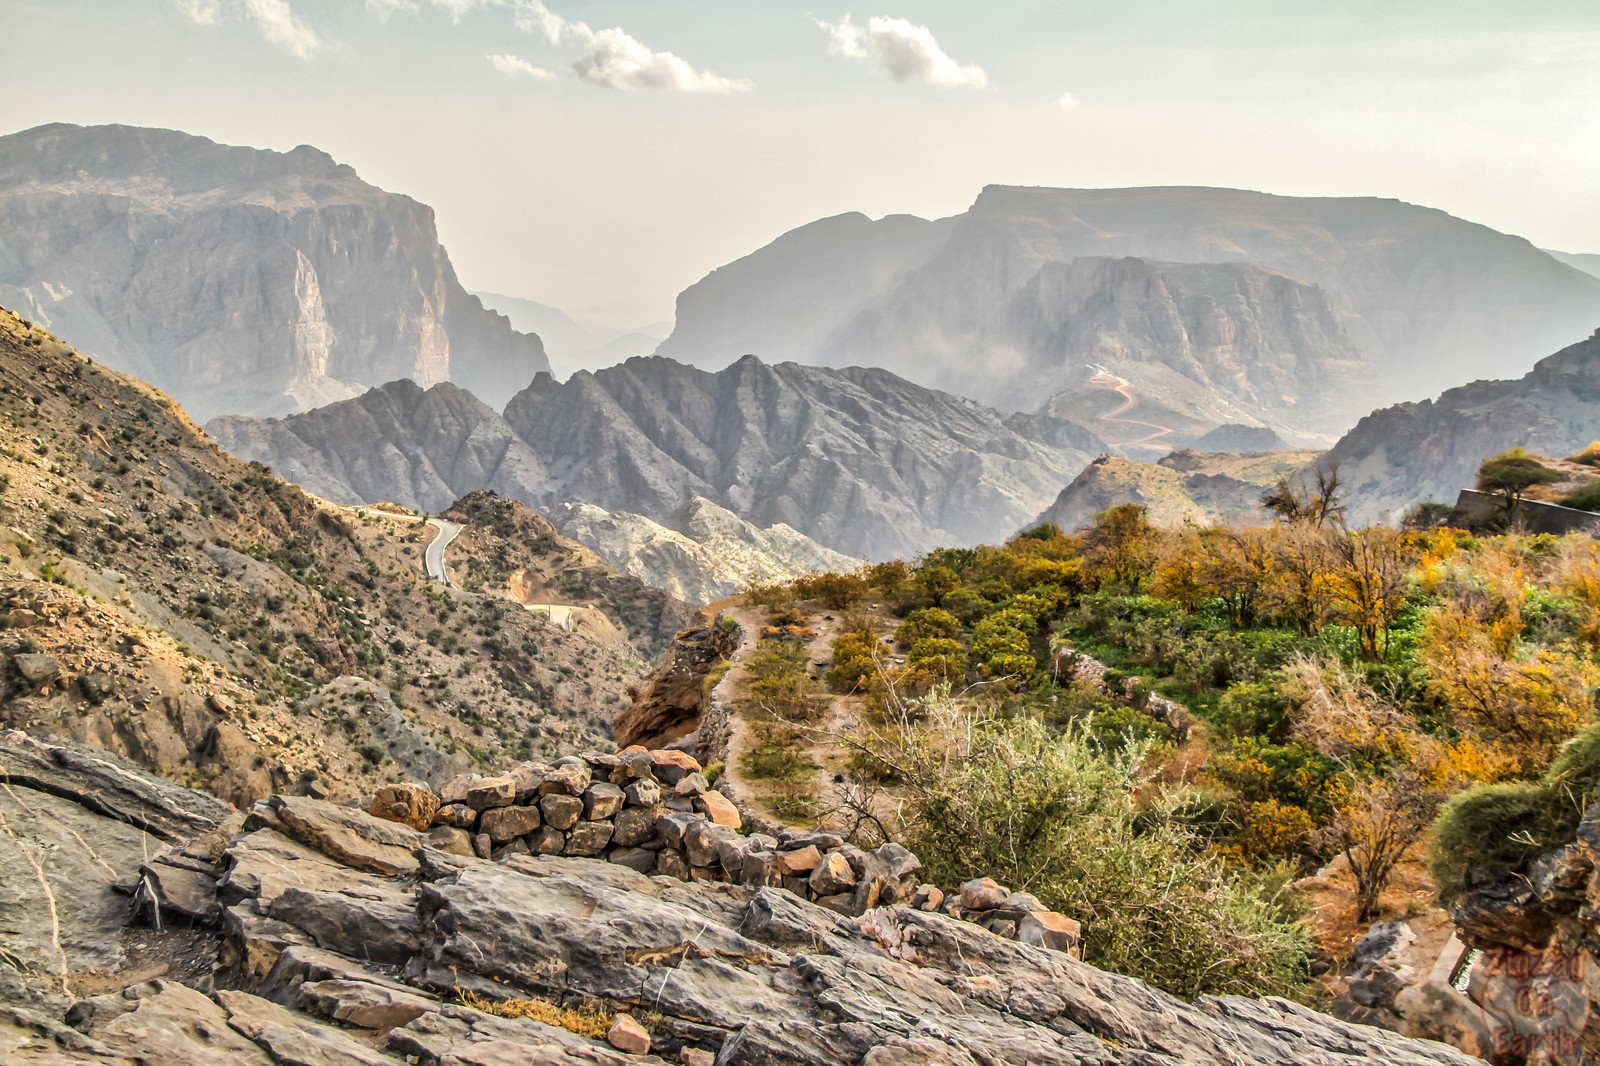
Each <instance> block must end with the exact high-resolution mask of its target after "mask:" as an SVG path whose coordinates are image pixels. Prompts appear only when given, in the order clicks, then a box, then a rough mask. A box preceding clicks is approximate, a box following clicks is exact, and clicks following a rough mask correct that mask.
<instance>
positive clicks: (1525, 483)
mask: <svg viewBox="0 0 1600 1066" xmlns="http://www.w3.org/2000/svg"><path fill="white" fill-rule="evenodd" d="M1562 477H1563V475H1562V474H1561V472H1560V471H1558V470H1552V469H1550V468H1549V467H1548V466H1545V465H1544V464H1543V463H1541V462H1539V460H1537V459H1534V458H1533V457H1531V456H1529V455H1528V454H1527V452H1525V451H1523V450H1522V449H1521V448H1513V449H1511V450H1510V451H1509V452H1501V453H1500V454H1499V455H1496V456H1494V457H1493V458H1492V459H1485V460H1484V461H1483V465H1482V466H1480V467H1478V491H1479V492H1494V493H1498V494H1499V495H1500V498H1501V506H1502V507H1504V508H1505V512H1506V514H1507V515H1510V514H1512V513H1514V512H1515V511H1516V509H1517V504H1519V503H1521V502H1522V496H1523V494H1524V493H1526V492H1527V491H1528V490H1529V489H1531V488H1533V487H1534V486H1535V485H1553V484H1555V483H1556V482H1557V481H1560V480H1561V479H1562Z"/></svg>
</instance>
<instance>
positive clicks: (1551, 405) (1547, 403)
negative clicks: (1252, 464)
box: [1328, 330, 1600, 522]
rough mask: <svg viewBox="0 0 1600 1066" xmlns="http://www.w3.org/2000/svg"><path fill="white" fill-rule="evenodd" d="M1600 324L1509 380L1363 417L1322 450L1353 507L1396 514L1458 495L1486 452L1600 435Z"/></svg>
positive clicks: (1560, 444)
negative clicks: (1347, 489) (1340, 475)
mask: <svg viewBox="0 0 1600 1066" xmlns="http://www.w3.org/2000/svg"><path fill="white" fill-rule="evenodd" d="M1597 401H1600V330H1596V331H1595V333H1594V335H1593V336H1591V337H1589V338H1588V339H1587V340H1583V341H1580V342H1578V343H1577V344H1573V345H1570V346H1568V347H1566V348H1563V349H1562V350H1561V351H1559V352H1557V353H1555V354H1554V355H1552V356H1549V357H1548V358H1545V359H1541V360H1540V361H1539V363H1538V365H1536V366H1535V367H1534V368H1533V370H1532V371H1530V372H1529V373H1527V374H1526V375H1524V376H1523V377H1522V378H1520V379H1516V380H1510V381H1475V382H1473V383H1472V384H1471V385H1464V386H1462V387H1460V388H1456V389H1450V390H1449V391H1447V392H1445V393H1443V394H1442V395H1441V396H1439V398H1438V399H1436V400H1424V401H1423V402H1422V403H1403V404H1396V405H1395V406H1393V407H1386V408H1384V409H1382V410H1379V411H1374V412H1372V414H1370V415H1368V416H1367V417H1366V418H1363V419H1362V420H1361V421H1360V422H1359V423H1358V424H1357V425H1356V427H1355V428H1354V429H1352V430H1351V431H1350V432H1349V433H1347V434H1346V435H1345V436H1344V437H1343V438H1342V439H1341V440H1340V441H1339V442H1338V444H1336V445H1335V446H1334V447H1333V449H1332V450H1331V451H1329V452H1328V460H1329V462H1337V463H1339V464H1340V469H1341V471H1342V472H1343V476H1344V480H1345V483H1346V484H1348V485H1350V486H1351V491H1350V515H1351V518H1352V519H1353V520H1356V521H1361V522H1377V521H1385V520H1388V521H1397V520H1398V519H1399V518H1400V516H1401V515H1402V514H1403V513H1404V512H1405V509H1406V508H1407V507H1409V506H1411V505H1412V504H1414V503H1419V502H1422V501H1425V500H1433V501H1435V502H1438V503H1454V502H1455V499H1456V494H1457V492H1458V491H1459V490H1461V489H1463V488H1468V487H1470V486H1471V485H1472V484H1473V482H1474V480H1475V479H1476V476H1477V472H1478V466H1479V464H1481V463H1482V462H1483V460H1485V459H1487V458H1489V457H1490V456H1492V455H1497V454H1499V453H1500V452H1503V451H1506V450H1507V449H1509V448H1516V447H1524V448H1527V449H1528V450H1529V451H1530V452H1535V453H1538V454H1542V455H1556V456H1561V455H1572V454H1574V453H1576V452H1578V451H1581V450H1582V449H1583V448H1584V447H1585V446H1586V445H1587V444H1588V443H1589V442H1590V441H1593V440H1596V439H1600V403H1597Z"/></svg>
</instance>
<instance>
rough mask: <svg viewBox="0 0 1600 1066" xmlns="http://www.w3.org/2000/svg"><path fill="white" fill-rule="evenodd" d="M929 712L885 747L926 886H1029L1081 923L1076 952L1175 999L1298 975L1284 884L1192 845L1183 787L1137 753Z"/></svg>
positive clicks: (1302, 950)
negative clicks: (954, 739) (1147, 770)
mask: <svg viewBox="0 0 1600 1066" xmlns="http://www.w3.org/2000/svg"><path fill="white" fill-rule="evenodd" d="M941 714H942V715H943V716H944V717H943V718H942V719H941V718H940V715H941ZM930 717H931V718H932V719H939V720H937V721H930V723H929V724H927V725H925V726H921V727H918V728H916V729H914V730H912V731H910V732H909V733H907V734H905V735H904V736H903V738H902V739H900V740H897V741H895V744H896V750H894V751H893V752H892V753H886V754H889V755H890V757H891V759H892V761H893V762H894V763H895V764H896V765H898V766H902V767H905V768H907V770H908V774H907V779H906V782H905V783H906V785H907V794H908V796H909V797H910V800H909V802H910V805H911V808H912V817H913V823H912V824H913V827H914V831H913V834H912V840H911V844H912V847H913V849H914V850H915V851H916V852H917V854H918V855H920V856H922V857H923V860H924V861H925V862H926V863H927V864H928V868H927V876H928V877H929V879H930V880H932V881H936V882H941V883H945V884H953V883H958V882H960V881H963V880H966V879H968V878H971V877H978V876H984V875H989V876H993V877H995V878H996V879H997V880H999V881H1001V882H1002V883H1004V884H1006V885H1007V886H1009V887H1010V888H1012V889H1013V890H1026V891H1029V892H1032V893H1034V894H1035V895H1036V896H1038V897H1039V899H1040V900H1041V901H1042V902H1044V903H1045V905H1046V906H1049V907H1051V908H1052V909H1054V910H1057V911H1060V912H1061V913H1063V914H1066V915H1069V916H1071V917H1073V918H1076V919H1078V920H1079V921H1081V922H1082V923H1083V926H1084V940H1083V959H1084V961H1085V962H1089V963H1092V964H1093V965H1095V966H1099V967H1101V968H1103V969H1107V970H1110V971H1112V972H1115V973H1123V974H1129V975H1132V976H1135V977H1139V978H1143V979H1144V980H1146V981H1149V982H1150V983H1151V984H1154V985H1156V986H1157V987H1159V988H1162V989H1165V990H1166V991H1168V992H1171V993H1173V994H1174V995H1177V996H1181V997H1184V998H1191V997H1193V996H1196V995H1200V994H1204V993H1216V994H1241V995H1266V994H1293V993H1294V992H1295V991H1296V990H1297V989H1299V988H1300V987H1301V986H1302V985H1303V983H1304V982H1305V980H1306V978H1307V951H1308V950H1309V948H1310V944H1311V940H1310V935H1309V932H1308V930H1307V927H1306V926H1305V924H1304V923H1303V922H1302V921H1301V920H1300V919H1299V918H1298V917H1297V916H1296V913H1295V911H1294V908H1293V907H1286V906H1285V899H1284V896H1283V895H1282V892H1281V886H1278V885H1268V884H1266V883H1265V882H1262V881H1260V880H1259V879H1257V878H1256V877H1255V875H1252V874H1249V873H1241V872H1239V871H1236V870H1233V869H1230V868H1229V867H1226V866H1224V865H1223V864H1222V863H1221V862H1220V861H1218V860H1216V859H1214V858H1211V857H1209V856H1207V855H1206V854H1205V853H1204V850H1203V841H1202V839H1201V838H1200V837H1199V836H1197V835H1196V833H1195V832H1194V830H1193V829H1192V828H1190V826H1189V825H1187V824H1185V819H1186V818H1189V817H1192V815H1193V812H1192V811H1190V810H1189V808H1190V807H1192V806H1193V804H1192V803H1191V802H1190V799H1191V797H1190V795H1189V794H1188V793H1187V792H1184V791H1178V792H1169V793H1159V791H1158V790H1156V789H1153V788H1152V787H1150V785H1149V782H1148V781H1147V780H1146V778H1145V776H1144V774H1143V771H1142V769H1141V766H1142V764H1143V760H1144V754H1145V749H1144V748H1142V747H1140V746H1138V745H1128V746H1119V747H1111V746H1102V745H1100V744H1096V743H1094V742H1093V741H1092V740H1091V739H1090V737H1089V736H1088V735H1087V734H1086V733H1084V732H1083V731H1081V730H1068V731H1066V732H1064V733H1059V734H1058V733H1054V732H1052V731H1051V730H1049V729H1048V728H1046V727H1045V726H1044V725H1042V724H1041V723H1039V722H1037V721H1035V720H1033V719H1029V718H1025V717H1024V718H1013V719H1007V720H1003V721H1001V720H993V719H974V718H964V716H962V715H961V714H960V713H959V712H955V711H953V710H947V711H943V712H940V711H930ZM952 735H954V736H959V737H970V741H967V742H965V746H963V747H962V748H960V749H958V750H957V751H954V752H950V751H948V750H947V749H945V748H944V746H943V744H942V742H941V741H940V740H939V739H938V738H940V737H950V736H952ZM1136 794H1138V795H1145V796H1147V797H1148V798H1147V799H1146V801H1145V802H1143V803H1142V804H1141V803H1140V802H1139V801H1137V800H1135V799H1134V796H1135V795H1136Z"/></svg>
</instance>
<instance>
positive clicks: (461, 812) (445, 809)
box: [433, 803, 478, 829]
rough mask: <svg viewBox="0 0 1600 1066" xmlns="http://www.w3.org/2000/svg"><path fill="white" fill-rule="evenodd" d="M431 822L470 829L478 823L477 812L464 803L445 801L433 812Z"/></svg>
mask: <svg viewBox="0 0 1600 1066" xmlns="http://www.w3.org/2000/svg"><path fill="white" fill-rule="evenodd" d="M433 824H434V825H448V826H452V827H454V828H456V829H471V828H472V827H473V826H475V825H477V824H478V812H477V811H475V810H473V809H472V808H471V807H468V806H467V805H466V804H465V803H446V804H444V805H443V806H441V807H440V808H439V809H438V810H437V811H435V812H434V815H433Z"/></svg>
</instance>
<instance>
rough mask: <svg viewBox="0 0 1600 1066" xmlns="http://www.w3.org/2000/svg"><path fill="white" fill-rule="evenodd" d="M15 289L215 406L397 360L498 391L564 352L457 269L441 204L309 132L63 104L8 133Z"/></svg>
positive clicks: (251, 404)
mask: <svg viewBox="0 0 1600 1066" xmlns="http://www.w3.org/2000/svg"><path fill="white" fill-rule="evenodd" d="M0 303H4V304H5V305H6V306H8V307H13V308H17V309H18V310H20V311H21V313H22V314H23V316H24V317H26V318H28V319H30V320H32V321H34V322H37V323H39V324H40V325H42V326H44V327H45V328H46V329H48V330H50V331H51V332H53V333H55V334H57V335H58V336H64V337H70V338H72V339H73V341H74V342H75V343H76V344H77V345H78V346H79V347H80V348H82V349H83V350H84V351H86V352H88V353H89V354H91V355H93V356H94V357H95V358H97V359H99V360H100V361H102V362H104V363H106V364H108V365H110V366H112V367H115V368H116V369H118V370H123V371H126V372H128V373H131V374H134V375H136V376H138V377H140V378H142V379H144V380H145V381H148V382H150V383H152V384H154V385H155V386H157V387H158V388H161V389H164V390H166V391H167V392H168V393H170V394H171V395H172V396H173V397H174V398H176V399H177V400H178V402H179V403H181V404H183V405H184V407H185V408H186V409H188V410H189V411H190V412H191V413H192V414H193V415H194V416H195V417H196V418H197V419H200V420H202V421H204V420H205V419H208V418H211V417H212V416H214V415H218V414H225V413H255V414H280V413H283V412H286V411H297V410H303V409H305V408H308V407H315V406H317V405H319V404H323V403H327V402H329V401H331V400H336V399H342V398H344V397H346V396H351V395H356V394H358V393H359V392H361V391H362V390H363V389H365V388H366V387H367V386H371V385H378V384H381V383H383V382H385V381H392V380H394V379H396V378H411V379H413V380H415V381H418V382H421V383H422V384H423V385H431V384H433V383H434V382H438V381H454V382H456V383H458V384H460V385H462V386H464V387H466V388H469V389H472V390H473V391H474V392H476V393H477V394H478V395H480V396H483V397H485V398H487V399H489V400H490V402H492V403H494V404H496V405H500V404H503V403H505V401H506V399H507V398H509V397H510V396H511V394H512V393H513V392H515V391H516V390H517V389H520V388H522V387H523V386H524V385H526V384H527V383H528V382H529V381H530V380H531V379H532V378H533V375H534V374H535V373H536V372H538V371H540V370H548V369H550V364H549V361H548V360H547V359H546V358H545V354H544V348H543V346H542V345H541V344H540V342H539V338H538V337H536V336H533V335H531V334H522V333H518V332H516V331H514V330H513V329H512V328H511V325H510V323H509V322H508V321H507V320H506V319H505V318H504V317H503V316H501V315H498V314H495V313H493V312H491V311H486V310H484V307H483V304H482V303H481V302H480V301H479V300H478V298H477V297H476V296H473V295H471V294H470V293H468V292H467V291H466V290H465V289H464V288H462V286H461V284H460V282H459V281H457V280H456V275H455V270H454V268H453V267H452V266H451V265H450V258H449V256H448V255H446V254H445V250H444V248H443V247H442V246H441V245H440V244H439V238H438V234H437V232H436V230H435V227H434V221H433V211H432V210H431V209H430V208H428V207H427V206H425V205H423V204H419V203H417V202H416V201H415V200H412V199H410V198H409V197H406V196H399V195H396V194H394V193H388V192H384V191H383V190H382V189H378V188H376V187H374V186H372V185H369V184H367V183H366V182H364V181H362V180H361V179H360V178H359V177H357V176H356V173H355V171H354V170H352V169H351V168H350V167H348V166H345V165H342V164H339V163H336V162H334V161H333V159H331V158H330V157H329V156H328V155H327V153H325V152H320V151H318V150H316V149H315V148H311V147H309V146H306V145H301V146H300V147H298V148H296V149H294V150H293V151H290V152H271V151H261V150H257V149H253V148H236V147H231V146H228V145H221V144H216V143H215V142H213V141H209V140H207V139H205V138H203V137H194V136H190V135H189V134H184V133H178V132H175V131H172V130H157V129H140V128H137V127H131V126H90V127H79V126H71V125H66V124H62V123H56V124H52V125H49V126H40V127H38V128H36V129H31V130H26V131H24V132H21V133H15V134H12V135H10V136H7V137H0Z"/></svg>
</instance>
